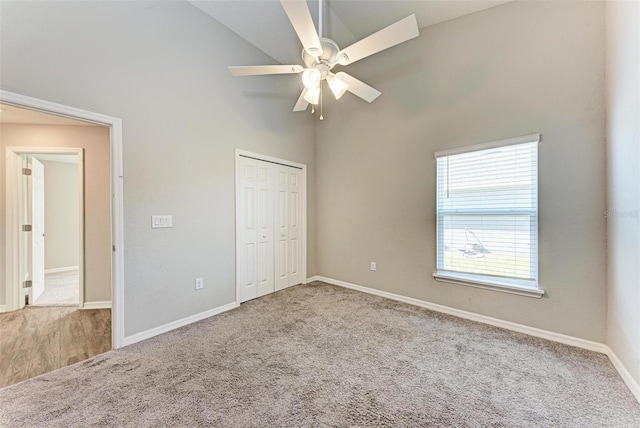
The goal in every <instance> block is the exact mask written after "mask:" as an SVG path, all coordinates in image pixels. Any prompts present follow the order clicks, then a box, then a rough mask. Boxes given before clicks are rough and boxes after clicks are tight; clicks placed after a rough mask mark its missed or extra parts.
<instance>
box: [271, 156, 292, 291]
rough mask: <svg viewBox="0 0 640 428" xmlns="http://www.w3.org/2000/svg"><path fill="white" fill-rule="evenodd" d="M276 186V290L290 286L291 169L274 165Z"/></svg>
mask: <svg viewBox="0 0 640 428" xmlns="http://www.w3.org/2000/svg"><path fill="white" fill-rule="evenodd" d="M273 168H274V171H275V176H276V186H275V210H274V215H275V222H274V223H275V230H274V233H275V238H274V239H275V244H276V247H275V289H276V291H278V290H282V289H284V288H287V287H288V286H289V260H288V259H289V167H287V166H284V165H279V164H273Z"/></svg>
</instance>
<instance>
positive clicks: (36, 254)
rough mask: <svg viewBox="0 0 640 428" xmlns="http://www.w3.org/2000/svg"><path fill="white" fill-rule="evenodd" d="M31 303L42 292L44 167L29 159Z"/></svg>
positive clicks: (36, 160)
mask: <svg viewBox="0 0 640 428" xmlns="http://www.w3.org/2000/svg"><path fill="white" fill-rule="evenodd" d="M31 183H32V184H31V198H32V199H31V227H32V230H31V245H32V253H31V254H32V256H31V263H32V265H31V281H32V292H31V293H32V294H31V298H32V300H31V303H33V302H35V301H36V300H37V299H38V297H40V295H42V292H43V291H44V239H45V236H46V234H45V231H44V165H42V163H41V162H40V161H39V160H38V159H36V158H34V157H31Z"/></svg>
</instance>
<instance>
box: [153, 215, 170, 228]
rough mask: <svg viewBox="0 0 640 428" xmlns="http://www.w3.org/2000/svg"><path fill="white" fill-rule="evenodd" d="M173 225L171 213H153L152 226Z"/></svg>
mask: <svg viewBox="0 0 640 428" xmlns="http://www.w3.org/2000/svg"><path fill="white" fill-rule="evenodd" d="M162 227H173V217H172V216H170V215H152V216H151V228H152V229H159V228H162Z"/></svg>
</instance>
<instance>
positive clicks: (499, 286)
mask: <svg viewBox="0 0 640 428" xmlns="http://www.w3.org/2000/svg"><path fill="white" fill-rule="evenodd" d="M433 277H434V278H435V279H436V281H442V282H450V283H452V284H458V285H466V286H469V287H476V288H484V289H486V290H493V291H501V292H503V293H511V294H518V295H520V296H527V297H535V298H538V299H539V298H541V297H542V296H543V295H544V290H541V289H539V288H534V287H532V286H527V285H526V281H518V280H514V279H496V278H492V277H485V276H481V275H470V274H464V273H458V272H447V271H439V272H436V273H434V274H433Z"/></svg>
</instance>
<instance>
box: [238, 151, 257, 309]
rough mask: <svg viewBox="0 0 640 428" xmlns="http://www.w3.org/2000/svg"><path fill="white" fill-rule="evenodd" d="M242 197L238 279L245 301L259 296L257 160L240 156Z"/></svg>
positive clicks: (242, 297)
mask: <svg viewBox="0 0 640 428" xmlns="http://www.w3.org/2000/svg"><path fill="white" fill-rule="evenodd" d="M239 168H240V199H239V207H238V208H239V211H240V216H239V225H238V226H239V228H240V246H241V248H240V250H239V251H238V255H239V256H240V260H239V263H238V271H237V281H238V283H239V288H240V301H241V302H245V301H247V300H250V299H254V298H256V297H258V287H257V281H258V278H257V277H258V273H257V269H256V259H257V237H258V231H257V218H256V204H257V179H256V176H257V171H256V169H257V161H256V160H254V159H248V158H240V160H239Z"/></svg>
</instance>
